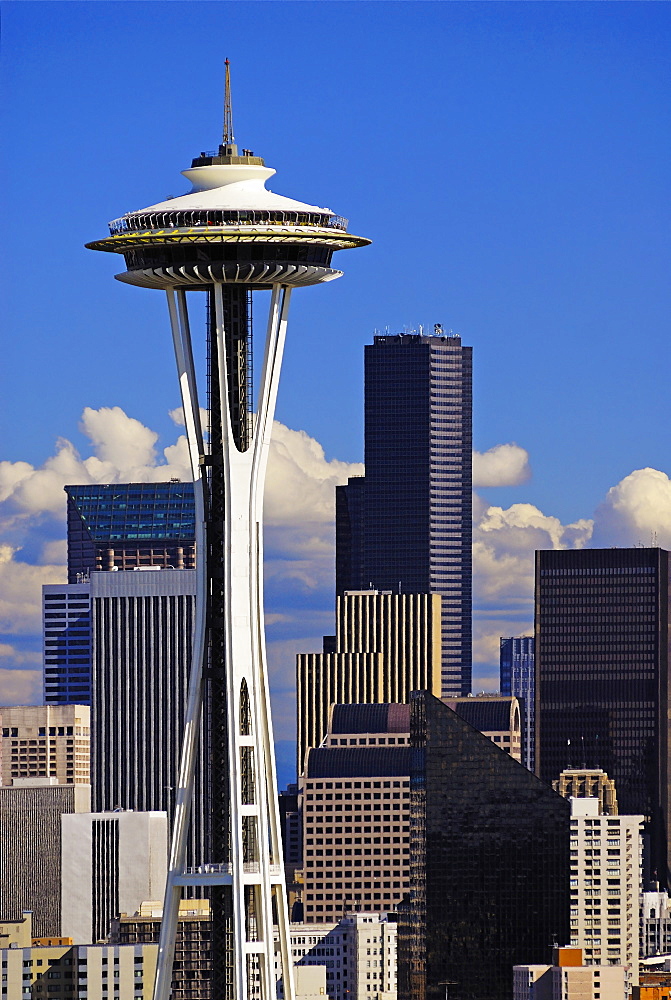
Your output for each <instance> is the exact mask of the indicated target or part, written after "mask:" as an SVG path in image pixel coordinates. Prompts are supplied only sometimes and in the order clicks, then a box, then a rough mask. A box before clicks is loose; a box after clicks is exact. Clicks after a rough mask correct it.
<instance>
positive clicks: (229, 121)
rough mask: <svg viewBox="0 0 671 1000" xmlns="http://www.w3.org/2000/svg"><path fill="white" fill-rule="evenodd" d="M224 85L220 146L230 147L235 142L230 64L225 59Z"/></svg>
mask: <svg viewBox="0 0 671 1000" xmlns="http://www.w3.org/2000/svg"><path fill="white" fill-rule="evenodd" d="M225 66H226V83H225V86H224V135H223V138H222V145H224V146H231V145H232V144H233V143H234V142H235V137H234V135H233V105H232V103H231V64H230V62H229V61H228V59H226V61H225Z"/></svg>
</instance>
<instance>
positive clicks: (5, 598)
mask: <svg viewBox="0 0 671 1000" xmlns="http://www.w3.org/2000/svg"><path fill="white" fill-rule="evenodd" d="M16 554H17V550H16V549H14V548H12V546H11V545H0V633H4V634H5V635H29V634H31V633H33V634H35V633H36V634H38V635H39V633H40V629H41V621H42V609H41V601H42V584H43V583H63V582H64V581H65V579H66V573H65V568H64V567H63V566H42V565H40V566H32V565H30V564H29V563H25V562H20V561H19V560H17V559H16V558H15V556H16Z"/></svg>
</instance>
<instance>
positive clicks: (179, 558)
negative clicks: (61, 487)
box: [65, 481, 196, 583]
mask: <svg viewBox="0 0 671 1000" xmlns="http://www.w3.org/2000/svg"><path fill="white" fill-rule="evenodd" d="M65 492H66V493H67V498H68V501H67V525H68V583H79V582H81V580H82V579H84V578H85V577H86V576H88V574H89V573H91V572H93V571H94V570H112V569H120V570H125V569H135V568H136V567H137V566H161V567H162V568H163V569H193V568H194V566H195V558H196V555H195V539H196V510H195V503H194V497H193V483H180V482H175V481H172V482H169V483H112V484H111V485H106V486H102V485H86V486H66V487H65Z"/></svg>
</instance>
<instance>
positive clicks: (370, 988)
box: [278, 913, 396, 1000]
mask: <svg viewBox="0 0 671 1000" xmlns="http://www.w3.org/2000/svg"><path fill="white" fill-rule="evenodd" d="M290 934H291V951H292V956H293V960H294V965H295V966H297V967H298V968H300V967H303V966H310V965H313V966H319V965H321V966H324V967H325V968H326V992H327V994H328V997H329V1000H396V923H395V921H394V920H392V919H390V915H388V914H385V913H354V914H349V915H348V916H346V917H343V918H342V920H340V921H339V922H338V923H325V924H298V923H296V924H291V926H290ZM278 978H279V970H278Z"/></svg>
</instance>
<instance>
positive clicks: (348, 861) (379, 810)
mask: <svg viewBox="0 0 671 1000" xmlns="http://www.w3.org/2000/svg"><path fill="white" fill-rule="evenodd" d="M409 711H410V710H409V706H408V705H336V706H335V707H334V708H333V712H332V717H331V725H330V727H329V733H328V735H327V739H326V745H325V746H323V747H320V748H318V749H312V750H309V751H308V754H307V761H306V769H305V774H304V776H303V777H302V778H301V779H300V788H301V793H302V816H303V882H304V892H303V908H304V914H305V921H306V923H324V922H327V921H329V920H338V919H339V917H340V916H342V915H343V914H344V913H346V912H348V911H355V910H361V911H367V912H376V913H386V912H388V911H390V910H395V909H396V906H397V905H398V903H399V902H400V900H401V898H402V897H403V895H404V894H405V893H406V892H407V889H408V869H409V863H410V859H409V846H408V844H409V828H408V825H409V818H410V793H409V783H410V778H409V775H410V755H411V751H410V748H409V747H408V746H407V745H405V744H406V743H407V734H408V726H409ZM404 734H405V735H404Z"/></svg>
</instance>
